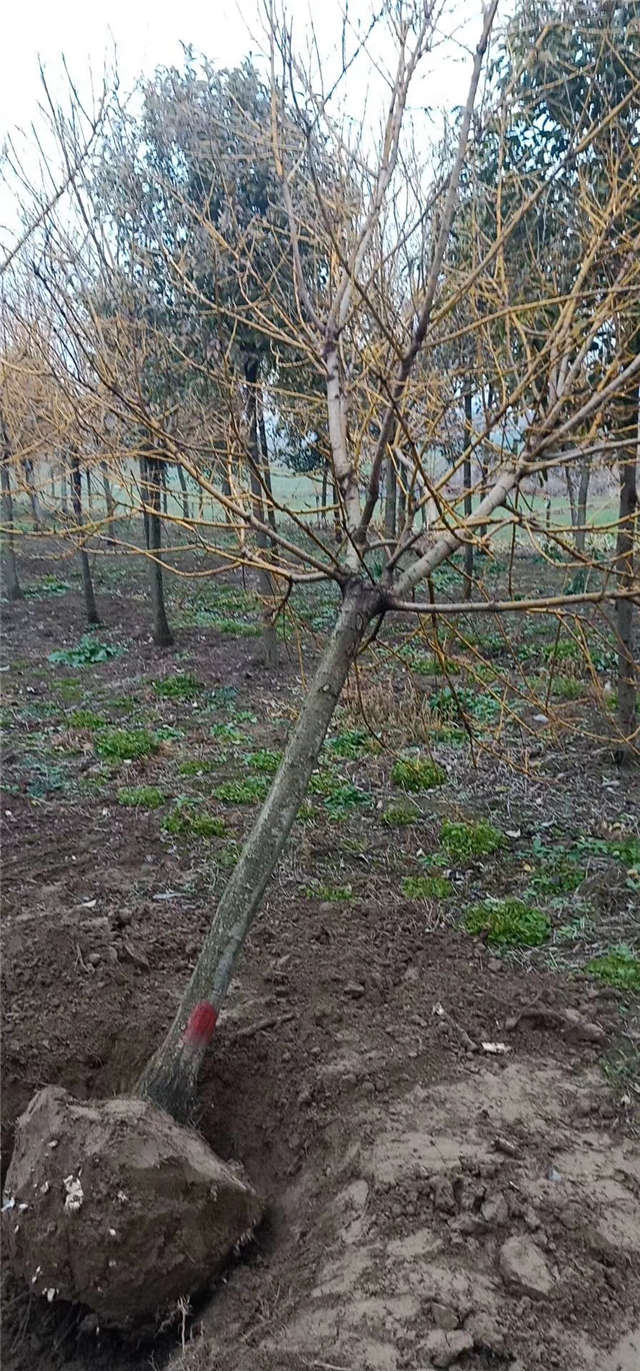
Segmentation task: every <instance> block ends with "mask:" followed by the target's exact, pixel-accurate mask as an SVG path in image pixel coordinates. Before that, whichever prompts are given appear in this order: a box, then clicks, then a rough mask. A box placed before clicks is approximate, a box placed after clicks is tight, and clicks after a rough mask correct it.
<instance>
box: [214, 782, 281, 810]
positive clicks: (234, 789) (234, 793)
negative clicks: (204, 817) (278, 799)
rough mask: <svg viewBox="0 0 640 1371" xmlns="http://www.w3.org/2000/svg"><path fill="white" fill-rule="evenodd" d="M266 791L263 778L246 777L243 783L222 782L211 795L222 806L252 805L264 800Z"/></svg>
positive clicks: (266, 787)
mask: <svg viewBox="0 0 640 1371" xmlns="http://www.w3.org/2000/svg"><path fill="white" fill-rule="evenodd" d="M268 789H269V782H268V781H267V779H266V777H265V776H247V777H246V779H245V780H243V781H223V782H222V783H221V785H219V786H216V788H215V790H214V792H213V793H214V795H215V797H216V799H217V800H222V801H223V802H224V804H230V805H252V804H255V803H256V800H264V797H265V795H266V793H267V791H268Z"/></svg>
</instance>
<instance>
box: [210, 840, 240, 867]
mask: <svg viewBox="0 0 640 1371" xmlns="http://www.w3.org/2000/svg"><path fill="white" fill-rule="evenodd" d="M239 856H240V847H239V844H238V843H227V846H226V847H221V848H220V849H219V851H218V852H216V861H217V863H218V865H219V866H221V867H223V868H224V870H225V871H230V870H231V869H232V868H233V867H234V866H236V864H237V861H238V857H239Z"/></svg>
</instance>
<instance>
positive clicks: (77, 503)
mask: <svg viewBox="0 0 640 1371" xmlns="http://www.w3.org/2000/svg"><path fill="white" fill-rule="evenodd" d="M71 500H72V504H73V514H74V518H75V521H76V526H77V528H78V530H79V536H80V538H82V536H83V535H82V531H81V530H82V478H81V475H80V458H79V457H78V454H77V453H75V452H73V453H72V454H71ZM80 566H81V569H82V588H83V590H84V604H85V609H86V612H87V623H89V624H99V623H100V616H99V614H98V610H97V607H96V597H95V595H94V591H93V581H92V579H91V567H90V565H89V555H88V553H87V549H86V547H85V545H84V542H81V543H80Z"/></svg>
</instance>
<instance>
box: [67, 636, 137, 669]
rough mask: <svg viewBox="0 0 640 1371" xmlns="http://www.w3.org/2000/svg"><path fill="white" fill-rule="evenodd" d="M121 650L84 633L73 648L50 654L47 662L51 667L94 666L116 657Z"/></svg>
mask: <svg viewBox="0 0 640 1371" xmlns="http://www.w3.org/2000/svg"><path fill="white" fill-rule="evenodd" d="M121 650H122V649H121V648H119V647H113V645H112V644H111V643H101V642H99V641H98V639H97V638H94V637H93V635H92V634H91V633H85V635H84V637H83V638H81V639H80V642H79V643H76V646H75V647H65V648H60V649H59V650H58V651H56V652H50V653H49V661H50V662H51V663H52V665H53V666H77V667H82V666H95V665H96V664H97V663H98V662H108V661H109V659H110V658H111V657H117V656H118V653H119V652H120V651H121Z"/></svg>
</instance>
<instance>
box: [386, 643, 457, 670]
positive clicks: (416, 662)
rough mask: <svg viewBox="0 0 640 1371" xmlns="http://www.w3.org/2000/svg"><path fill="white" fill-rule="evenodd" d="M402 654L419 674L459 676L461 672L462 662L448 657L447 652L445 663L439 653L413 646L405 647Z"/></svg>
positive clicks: (408, 664)
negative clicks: (423, 650)
mask: <svg viewBox="0 0 640 1371" xmlns="http://www.w3.org/2000/svg"><path fill="white" fill-rule="evenodd" d="M401 656H402V658H403V660H404V661H405V662H406V663H407V666H409V667H411V670H412V671H415V672H417V674H418V676H447V675H448V676H458V675H459V673H460V663H459V662H457V661H456V660H455V657H447V656H446V654H445V661H444V663H443V662H442V661H441V659H440V658H439V657H438V656H437V655H435V654H432V653H430V652H419V651H418V649H417V648H413V647H406V648H404V649H403V651H402V653H401Z"/></svg>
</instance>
